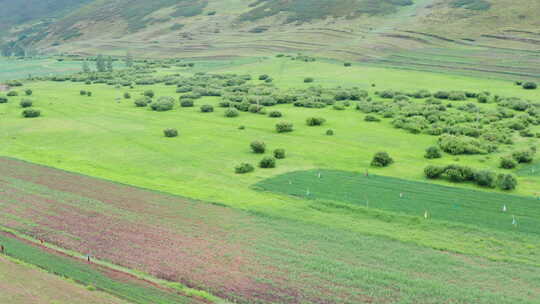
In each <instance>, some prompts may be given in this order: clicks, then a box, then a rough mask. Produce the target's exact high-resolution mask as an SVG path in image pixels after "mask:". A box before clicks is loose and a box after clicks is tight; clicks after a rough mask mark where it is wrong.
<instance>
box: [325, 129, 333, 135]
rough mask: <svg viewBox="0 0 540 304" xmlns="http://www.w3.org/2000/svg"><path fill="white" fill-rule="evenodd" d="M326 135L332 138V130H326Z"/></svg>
mask: <svg viewBox="0 0 540 304" xmlns="http://www.w3.org/2000/svg"><path fill="white" fill-rule="evenodd" d="M326 135H328V136H333V135H334V130H332V129H328V130H326Z"/></svg>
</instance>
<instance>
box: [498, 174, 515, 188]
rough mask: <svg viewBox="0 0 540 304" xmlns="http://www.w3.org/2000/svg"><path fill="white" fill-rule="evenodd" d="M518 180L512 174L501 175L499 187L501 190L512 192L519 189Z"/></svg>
mask: <svg viewBox="0 0 540 304" xmlns="http://www.w3.org/2000/svg"><path fill="white" fill-rule="evenodd" d="M517 184H518V182H517V179H516V178H515V177H514V176H513V175H511V174H499V176H498V177H497V186H498V187H499V188H500V189H501V190H505V191H510V190H514V189H516V187H517Z"/></svg>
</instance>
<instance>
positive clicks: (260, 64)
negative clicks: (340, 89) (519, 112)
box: [0, 58, 540, 261]
mask: <svg viewBox="0 0 540 304" xmlns="http://www.w3.org/2000/svg"><path fill="white" fill-rule="evenodd" d="M199 63H200V64H197V63H196V65H195V68H193V69H178V68H174V69H171V70H161V71H159V73H160V74H166V73H169V72H170V73H194V72H199V71H204V72H217V73H227V72H228V73H238V74H246V73H248V74H251V75H252V76H254V77H257V76H258V75H260V74H268V75H270V76H271V77H272V78H273V79H274V83H275V84H276V85H277V86H278V87H282V88H295V87H299V88H306V87H308V86H309V84H305V83H304V82H303V79H304V78H305V77H308V76H312V77H314V78H315V82H314V83H313V84H311V85H322V86H331V87H334V86H339V85H341V86H347V87H352V86H357V87H360V88H363V89H367V90H369V91H370V93H373V92H374V91H375V90H383V89H398V90H405V91H413V90H417V89H429V90H431V91H436V90H442V89H444V90H468V91H475V92H476V91H483V90H488V91H491V92H492V93H493V94H499V95H501V96H519V97H524V98H528V99H537V98H538V97H539V92H538V91H525V90H523V89H521V88H519V87H517V86H515V85H514V84H513V83H512V82H511V81H503V80H493V79H481V78H471V77H466V76H459V75H450V74H440V73H437V74H435V73H427V72H419V71H405V70H397V69H385V68H378V67H368V66H363V65H357V64H355V65H353V67H350V68H345V67H343V63H340V62H333V61H318V62H313V63H304V62H298V61H292V60H290V59H288V58H280V59H277V58H266V59H265V58H257V59H252V60H246V61H230V64H224V63H222V62H220V63H212V62H209V61H203V62H199ZM254 82H258V80H254ZM372 84H376V87H372ZM25 87H28V88H31V89H32V90H33V91H34V94H33V96H32V97H31V99H32V100H34V104H35V108H37V109H40V110H42V113H43V116H42V117H40V118H36V119H23V118H22V117H21V115H20V113H21V109H20V107H19V106H18V102H19V100H20V99H21V98H23V97H14V98H10V101H9V102H8V103H7V104H1V105H0V141H1V142H2V144H1V145H0V155H5V156H11V157H15V158H20V159H24V160H28V161H32V162H36V163H40V164H45V165H49V166H52V167H57V168H61V169H65V170H69V171H74V172H79V173H83V174H87V175H91V176H96V177H100V178H105V179H109V180H114V181H118V182H122V183H126V184H131V185H136V186H140V187H144V188H148V189H154V190H160V191H165V192H169V193H173V194H180V195H182V196H186V197H191V198H195V199H200V200H204V201H210V202H219V203H222V204H226V205H228V206H232V207H236V208H240V209H246V210H250V211H254V212H261V213H263V214H267V215H272V216H278V217H287V218H291V219H301V220H303V221H307V222H312V223H317V224H322V225H326V226H328V227H332V228H335V229H346V230H351V231H355V232H359V233H367V234H377V235H384V236H386V237H390V238H394V239H398V240H402V241H406V242H414V243H416V244H419V245H422V246H428V247H433V248H444V249H446V250H451V251H456V252H463V253H469V254H474V255H480V256H489V257H491V258H493V259H502V260H505V259H510V260H511V259H518V260H527V261H531V256H530V254H531V251H532V252H533V253H532V254H533V256H535V255H536V253H537V252H538V249H537V248H536V247H533V249H530V248H529V247H528V246H529V245H530V244H535V243H536V242H537V239H536V237H535V236H523V237H522V238H523V239H522V240H516V239H514V234H512V233H510V234H507V233H505V232H501V231H498V230H497V231H495V232H493V231H492V230H491V229H488V230H482V229H483V228H482V229H481V228H478V227H468V228H463V229H465V231H474V232H470V233H469V234H468V235H467V234H464V233H463V230H462V228H456V227H447V226H440V225H437V224H435V226H433V227H436V228H430V229H427V230H426V229H424V228H422V227H423V226H421V225H420V226H418V225H408V224H402V223H397V224H395V223H394V224H388V223H385V222H383V221H380V219H379V218H376V217H375V218H371V217H370V216H366V217H365V218H364V219H363V220H362V221H360V220H358V215H357V214H348V213H341V212H336V210H333V209H332V210H321V209H320V208H319V209H316V208H313V206H312V202H311V201H310V200H306V199H304V198H291V197H290V196H288V195H283V194H276V193H268V192H260V191H256V190H254V189H252V188H251V186H252V185H254V184H256V183H258V182H261V181H263V180H265V179H268V178H272V177H275V176H278V175H281V174H284V173H289V172H294V171H302V170H309V169H315V168H323V169H331V170H346V171H353V172H364V171H365V169H366V168H369V164H370V161H371V158H372V156H373V154H374V153H376V152H378V151H380V150H384V151H387V152H388V153H390V155H391V156H392V157H393V158H394V159H395V161H396V162H395V164H393V165H392V166H390V167H389V168H385V169H373V170H372V173H374V174H377V175H382V176H391V177H397V178H401V179H407V180H416V181H424V177H423V169H424V167H425V166H426V165H427V164H439V165H444V164H450V163H454V162H457V163H459V164H462V165H469V166H471V167H474V168H476V169H484V168H485V169H491V170H498V169H497V166H498V159H499V156H500V155H504V154H505V153H508V152H509V150H511V149H513V148H505V149H506V150H503V151H502V152H501V153H500V154H493V155H489V156H482V155H477V156H459V158H457V157H454V156H450V155H445V156H444V157H443V158H442V159H439V160H433V161H427V160H426V159H424V157H423V155H424V150H425V149H426V148H427V147H429V146H433V145H435V144H436V137H432V136H427V135H414V134H410V133H407V132H405V131H402V130H398V129H395V128H393V127H392V126H391V125H390V122H389V120H383V122H380V123H370V122H365V121H364V120H363V119H364V115H363V114H362V113H360V112H359V111H357V110H354V109H353V107H350V108H348V109H346V110H345V111H336V110H333V109H332V108H331V107H328V108H325V109H306V108H297V107H293V106H292V105H279V106H276V107H274V108H273V109H277V110H280V111H282V112H283V114H284V117H282V118H280V119H273V118H269V117H267V116H264V115H260V114H251V113H241V114H240V116H239V117H236V118H226V117H224V115H223V114H224V109H223V108H218V107H217V104H218V102H219V100H220V99H219V98H216V97H206V98H202V99H201V100H197V101H196V107H194V108H180V107H178V105H177V106H176V108H175V109H174V110H172V111H169V112H163V113H157V112H152V111H150V110H149V109H147V108H136V107H135V106H134V105H133V100H134V99H135V98H137V97H138V96H140V94H141V93H142V92H143V91H145V90H147V89H152V90H154V91H155V92H156V96H174V97H175V98H178V96H179V94H176V93H175V87H174V86H165V85H153V86H136V87H135V88H134V89H129V88H121V89H117V88H114V87H112V86H107V85H103V84H97V85H85V84H80V83H71V82H64V83H55V82H30V83H27V84H26V86H25ZM80 90H89V91H92V93H93V95H92V97H87V96H80V95H79V91H80ZM125 92H129V93H130V94H131V95H132V96H133V97H132V99H130V100H126V99H123V98H122V95H123V93H125ZM117 98H120V99H119V100H116V99H117ZM202 104H212V105H214V106H216V110H215V112H214V113H201V112H200V111H199V108H198V106H200V105H202ZM311 116H321V117H324V118H326V120H327V123H326V124H325V125H324V126H322V127H308V126H307V125H306V123H305V121H306V119H307V118H308V117H311ZM279 121H289V122H292V123H293V124H294V128H295V131H294V132H292V133H288V134H278V133H276V131H275V124H276V123H277V122H279ZM239 126H245V130H239V128H238V127H239ZM165 128H177V129H178V130H179V132H180V136H179V137H178V138H165V137H164V136H163V129H165ZM327 129H332V130H334V132H335V135H334V136H327V135H325V134H326V130H327ZM254 140H262V141H264V142H266V144H267V148H268V152H267V154H266V155H269V153H271V151H272V150H274V149H276V148H284V149H286V150H287V154H288V157H287V159H285V160H280V161H278V165H277V168H276V169H256V171H255V172H254V173H252V174H247V175H237V174H235V173H234V167H235V166H236V165H238V164H239V163H241V162H250V163H252V164H254V165H256V164H257V163H258V162H259V161H260V160H261V158H262V157H263V156H262V155H256V154H253V153H252V152H251V151H250V148H249V144H250V142H252V141H254ZM535 141H536V139H530V140H520V141H519V142H518V143H517V145H516V146H517V147H521V146H528V145H530V144H531V143H532V144H534V142H535ZM539 181H540V179H539V178H538V177H536V176H520V177H519V186H518V189H517V190H516V191H515V193H512V194H519V195H523V196H529V197H532V196H533V195H534V194H535V192H536V191H537V190H538V182H539ZM436 183H443V184H446V185H449V184H448V183H445V182H442V181H437V182H436ZM471 188H474V189H477V190H479V191H484V192H485V193H489V192H490V191H491V190H484V189H480V188H477V187H475V186H473V185H467V184H465V185H459V189H471ZM500 207H502V206H499V208H500ZM422 214H423V212H421V215H422ZM458 223H459V221H457V222H456V224H458ZM396 225H397V226H396ZM398 226H399V227H400V228H399V231H398V232H396V228H397V227H398ZM374 227H377V228H374ZM471 234H472V235H474V237H471ZM484 237H488V238H493V239H494V240H496V241H494V242H493V244H492V246H494V247H495V248H497V250H493V248H494V247H491V245H490V246H480V245H479V244H478V242H476V240H477V239H482V238H484Z"/></svg>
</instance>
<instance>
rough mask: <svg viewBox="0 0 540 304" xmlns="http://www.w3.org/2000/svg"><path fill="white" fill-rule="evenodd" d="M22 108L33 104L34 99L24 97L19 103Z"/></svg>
mask: <svg viewBox="0 0 540 304" xmlns="http://www.w3.org/2000/svg"><path fill="white" fill-rule="evenodd" d="M19 105H20V106H21V108H30V107H31V106H32V101H31V100H30V99H23V100H21V102H20V103H19Z"/></svg>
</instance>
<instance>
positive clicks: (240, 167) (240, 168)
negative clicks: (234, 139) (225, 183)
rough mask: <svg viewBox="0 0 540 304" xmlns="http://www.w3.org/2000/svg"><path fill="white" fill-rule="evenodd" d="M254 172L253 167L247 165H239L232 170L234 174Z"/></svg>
mask: <svg viewBox="0 0 540 304" xmlns="http://www.w3.org/2000/svg"><path fill="white" fill-rule="evenodd" d="M254 170H255V167H253V165H252V164H249V163H241V164H239V165H238V166H236V167H235V168H234V172H236V174H246V173H250V172H253V171H254Z"/></svg>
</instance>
